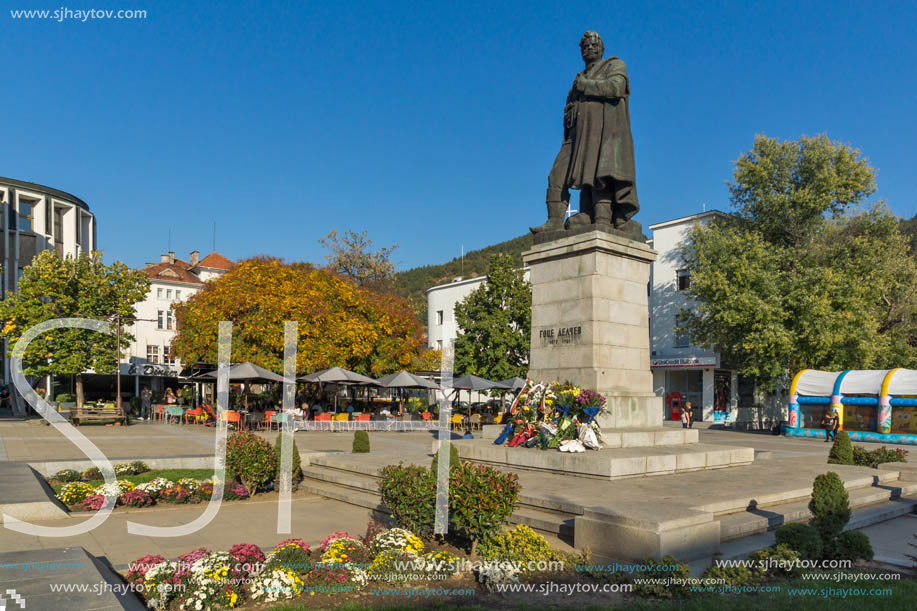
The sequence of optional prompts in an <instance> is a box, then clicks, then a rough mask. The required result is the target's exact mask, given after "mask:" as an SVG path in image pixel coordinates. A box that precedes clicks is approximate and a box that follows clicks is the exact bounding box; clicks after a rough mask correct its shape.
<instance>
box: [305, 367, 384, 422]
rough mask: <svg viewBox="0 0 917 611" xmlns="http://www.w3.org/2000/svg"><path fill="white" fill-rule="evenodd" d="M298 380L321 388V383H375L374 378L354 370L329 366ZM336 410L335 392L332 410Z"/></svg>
mask: <svg viewBox="0 0 917 611" xmlns="http://www.w3.org/2000/svg"><path fill="white" fill-rule="evenodd" d="M299 381H300V382H312V383H313V384H318V385H319V388H321V385H322V384H354V385H356V384H359V385H364V386H366V385H377V382H376V380H374V379H372V378H370V377H367V376H364V375H361V374H359V373H357V372H355V371H350V370H349V369H344V368H342V367H331V368H330V369H322V370H321V371H316V372H314V373H310V374H307V375H304V376H302V377H301V378H299ZM337 411H338V396H337V393H335V395H334V412H335V413H337Z"/></svg>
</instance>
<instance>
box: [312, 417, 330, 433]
mask: <svg viewBox="0 0 917 611" xmlns="http://www.w3.org/2000/svg"><path fill="white" fill-rule="evenodd" d="M315 422H318V423H320V424H319V425H318V430H320V431H323V430H325V423H326V422H327V423H328V430H329V431H330V430H333V429H332V425H331V414H318V415H317V416H316V417H315Z"/></svg>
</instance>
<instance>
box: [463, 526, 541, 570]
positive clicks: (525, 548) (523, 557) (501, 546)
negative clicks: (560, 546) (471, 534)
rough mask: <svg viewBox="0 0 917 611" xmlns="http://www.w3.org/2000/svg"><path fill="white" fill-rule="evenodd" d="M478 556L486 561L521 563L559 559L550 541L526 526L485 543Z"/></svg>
mask: <svg viewBox="0 0 917 611" xmlns="http://www.w3.org/2000/svg"><path fill="white" fill-rule="evenodd" d="M478 555H479V556H480V557H481V558H484V559H485V560H500V561H510V562H520V563H522V564H523V565H525V564H527V563H529V562H534V563H537V562H540V561H545V562H550V561H552V560H557V559H558V554H557V553H556V552H555V551H554V550H553V549H551V545H550V544H549V543H548V540H547V539H545V538H544V537H543V536H541V535H539V534H538V533H536V532H535V531H534V530H532V529H531V528H529V527H528V526H526V525H524V524H519V525H518V526H516V528H514V529H512V530H509V531H506V532H504V533H503V534H500V535H497V536H496V537H493V538H492V539H487V540H486V541H483V542H482V543H481V545H480V546H479V547H478Z"/></svg>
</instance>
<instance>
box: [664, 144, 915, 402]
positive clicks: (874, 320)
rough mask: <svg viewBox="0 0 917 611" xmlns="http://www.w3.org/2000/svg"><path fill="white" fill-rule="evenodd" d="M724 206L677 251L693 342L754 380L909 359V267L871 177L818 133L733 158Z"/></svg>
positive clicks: (855, 154) (855, 156)
mask: <svg viewBox="0 0 917 611" xmlns="http://www.w3.org/2000/svg"><path fill="white" fill-rule="evenodd" d="M729 188H730V192H731V202H732V206H733V213H732V214H731V215H729V216H727V217H722V218H718V219H716V220H714V221H712V222H710V223H708V224H706V225H704V226H700V225H698V226H695V227H694V228H693V230H692V231H691V234H690V238H689V240H688V241H687V243H686V246H685V247H684V249H683V255H684V257H685V260H686V262H687V267H688V269H689V270H690V273H691V278H690V285H689V287H688V291H687V292H688V295H689V296H690V297H692V298H693V300H694V303H693V304H692V305H691V307H689V308H686V309H683V310H682V311H681V312H680V314H679V319H680V321H681V322H682V323H683V325H684V327H685V328H686V329H687V331H688V333H689V335H690V337H691V339H692V341H693V342H694V343H696V344H698V345H701V346H704V347H707V348H710V347H715V348H716V349H717V350H719V351H720V353H721V354H722V355H723V358H724V361H725V362H727V363H730V364H731V365H733V366H734V367H736V368H737V369H739V371H740V373H742V374H744V375H747V376H750V377H754V378H756V379H757V380H758V381H759V382H761V383H763V385H764V386H770V387H773V386H774V385H776V384H777V383H779V382H781V381H785V379H786V375H787V374H788V373H790V372H794V371H798V370H800V369H803V368H819V369H858V368H863V369H871V368H883V367H890V366H896V367H908V366H913V365H914V364H915V363H917V350H915V346H917V264H915V260H914V259H913V258H911V257H908V256H906V253H907V252H908V246H907V241H906V239H905V238H904V236H902V235H901V233H900V230H899V223H898V219H896V218H895V217H894V216H893V215H891V214H890V213H889V212H888V210H887V209H886V208H885V207H884V205H883V204H881V203H871V204H870V203H868V202H866V198H867V197H868V196H870V195H871V194H872V193H873V192H874V191H875V175H874V172H873V170H872V168H870V167H869V164H868V161H867V160H866V159H864V158H862V157H861V155H860V152H859V151H858V150H855V149H852V148H850V147H849V146H846V145H844V144H840V143H835V142H831V141H830V140H829V139H828V138H827V137H825V136H818V137H815V138H807V137H803V138H801V139H799V140H798V141H791V142H780V141H777V140H774V139H770V138H767V137H765V136H759V137H758V138H757V139H756V140H755V144H754V147H753V149H752V150H751V151H750V152H748V153H745V154H743V155H742V156H741V157H740V158H739V160H738V161H736V164H735V175H734V182H732V183H730V185H729Z"/></svg>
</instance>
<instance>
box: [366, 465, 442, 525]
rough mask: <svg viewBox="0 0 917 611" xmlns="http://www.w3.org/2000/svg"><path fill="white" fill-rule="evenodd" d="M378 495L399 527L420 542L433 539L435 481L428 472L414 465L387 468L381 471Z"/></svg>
mask: <svg viewBox="0 0 917 611" xmlns="http://www.w3.org/2000/svg"><path fill="white" fill-rule="evenodd" d="M379 492H380V493H381V495H382V503H383V504H384V505H385V506H386V507H387V508H388V510H389V511H390V512H391V514H392V517H393V518H395V521H396V522H397V523H398V525H399V526H401V527H402V528H406V529H408V530H410V531H411V532H412V533H414V534H416V535H418V536H420V537H421V538H429V537H430V536H432V535H433V520H434V517H435V513H436V478H435V477H431V475H430V471H428V470H427V469H424V468H423V467H419V466H417V465H403V464H398V465H389V466H387V467H385V468H383V469H382V479H381V480H380V481H379ZM450 492H451V491H450ZM450 496H451V494H450Z"/></svg>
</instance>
